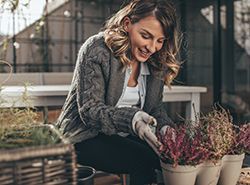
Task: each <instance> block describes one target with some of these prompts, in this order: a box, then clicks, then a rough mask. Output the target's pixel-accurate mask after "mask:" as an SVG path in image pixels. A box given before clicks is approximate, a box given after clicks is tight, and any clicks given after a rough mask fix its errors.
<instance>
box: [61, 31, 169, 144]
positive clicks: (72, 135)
mask: <svg viewBox="0 0 250 185" xmlns="http://www.w3.org/2000/svg"><path fill="white" fill-rule="evenodd" d="M149 70H150V67H149ZM124 71H125V70H123V65H122V63H121V62H120V61H119V60H118V59H117V58H115V57H114V55H113V53H112V52H111V51H110V49H109V48H108V47H107V46H106V44H105V42H104V38H103V33H102V32H100V33H99V34H97V35H94V36H92V37H90V38H89V39H88V40H87V41H86V42H85V43H84V44H83V45H82V47H81V49H80V50H79V53H78V59H77V62H76V67H75V71H74V75H73V79H72V83H71V88H70V91H69V94H68V96H67V99H66V101H65V104H64V106H63V108H62V112H61V114H60V116H59V118H58V120H57V124H56V125H57V127H58V128H59V130H60V131H61V133H62V134H63V135H64V137H65V138H67V139H69V141H70V142H71V143H78V142H81V141H83V140H86V139H89V138H93V137H95V136H96V135H98V133H100V132H101V133H104V134H106V135H112V134H117V133H119V132H126V133H130V134H134V133H133V131H132V127H131V122H132V119H133V116H134V114H135V113H136V112H137V111H139V110H141V109H139V108H134V107H133V108H132V107H120V108H118V107H115V105H116V103H117V101H118V100H119V98H120V96H121V94H122V90H123V84H124V80H125V72H124ZM151 74H152V73H151ZM163 86H164V83H163V81H162V80H160V79H159V78H157V77H155V76H154V75H148V76H147V83H146V100H145V104H144V107H143V110H144V111H145V112H147V113H148V114H150V115H152V116H154V117H155V118H156V119H157V122H158V128H157V129H159V128H161V127H162V126H163V125H166V124H170V123H171V120H170V119H169V117H168V116H167V114H166V112H165V110H164V109H163V107H162V92H163Z"/></svg>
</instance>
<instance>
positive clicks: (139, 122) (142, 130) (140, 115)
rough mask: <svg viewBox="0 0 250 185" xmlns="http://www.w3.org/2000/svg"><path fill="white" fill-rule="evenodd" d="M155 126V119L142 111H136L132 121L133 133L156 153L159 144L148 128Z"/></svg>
mask: <svg viewBox="0 0 250 185" xmlns="http://www.w3.org/2000/svg"><path fill="white" fill-rule="evenodd" d="M156 125H157V122H156V119H155V118H154V117H152V116H150V115H148V114H147V113H146V112H143V111H138V112H137V113H136V114H135V115H134V117H133V120H132V128H133V131H134V132H135V133H136V134H137V135H138V136H139V137H140V138H141V139H142V140H145V141H146V142H147V143H148V144H149V145H150V146H151V147H152V148H153V149H154V151H155V152H157V151H158V148H159V147H160V146H161V143H160V142H159V141H158V139H157V137H156V136H155V134H154V133H153V131H152V129H151V128H150V127H156Z"/></svg>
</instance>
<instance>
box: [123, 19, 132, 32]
mask: <svg viewBox="0 0 250 185" xmlns="http://www.w3.org/2000/svg"><path fill="white" fill-rule="evenodd" d="M130 25H131V20H130V18H129V17H125V18H124V20H123V27H124V30H125V31H127V32H128V31H129V26H130Z"/></svg>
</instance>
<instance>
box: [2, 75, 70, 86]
mask: <svg viewBox="0 0 250 185" xmlns="http://www.w3.org/2000/svg"><path fill="white" fill-rule="evenodd" d="M72 76H73V73H72V72H45V73H11V74H8V73H1V74H0V86H2V85H4V86H13V85H23V84H30V85H68V84H70V83H71V80H72ZM6 80H7V81H6Z"/></svg>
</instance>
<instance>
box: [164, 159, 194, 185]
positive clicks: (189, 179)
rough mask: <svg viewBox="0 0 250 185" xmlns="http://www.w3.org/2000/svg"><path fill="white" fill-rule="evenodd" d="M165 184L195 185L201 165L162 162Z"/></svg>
mask: <svg viewBox="0 0 250 185" xmlns="http://www.w3.org/2000/svg"><path fill="white" fill-rule="evenodd" d="M161 167H162V174H163V180H164V184H167V185H184V184H185V185H194V184H195V179H196V175H197V172H198V169H199V166H189V165H178V166H177V167H173V165H171V164H166V163H163V162H161Z"/></svg>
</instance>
